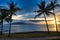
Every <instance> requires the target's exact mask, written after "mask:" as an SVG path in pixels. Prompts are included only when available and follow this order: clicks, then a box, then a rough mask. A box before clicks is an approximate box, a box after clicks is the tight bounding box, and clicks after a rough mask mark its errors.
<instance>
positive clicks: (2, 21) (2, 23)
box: [1, 20, 3, 35]
mask: <svg viewBox="0 0 60 40" xmlns="http://www.w3.org/2000/svg"><path fill="white" fill-rule="evenodd" d="M2 33H3V20H2V23H1V35H2Z"/></svg>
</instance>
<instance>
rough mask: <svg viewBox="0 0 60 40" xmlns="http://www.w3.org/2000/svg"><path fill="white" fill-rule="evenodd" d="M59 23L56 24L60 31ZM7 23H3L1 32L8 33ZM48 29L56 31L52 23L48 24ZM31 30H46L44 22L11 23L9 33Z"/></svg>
mask: <svg viewBox="0 0 60 40" xmlns="http://www.w3.org/2000/svg"><path fill="white" fill-rule="evenodd" d="M59 28H60V24H59V25H58V30H59V31H60V29H59ZM8 30H9V25H4V28H3V33H8ZM49 30H50V31H56V27H55V25H54V24H49ZM31 31H47V27H46V25H45V24H40V25H12V27H11V33H16V32H31Z"/></svg>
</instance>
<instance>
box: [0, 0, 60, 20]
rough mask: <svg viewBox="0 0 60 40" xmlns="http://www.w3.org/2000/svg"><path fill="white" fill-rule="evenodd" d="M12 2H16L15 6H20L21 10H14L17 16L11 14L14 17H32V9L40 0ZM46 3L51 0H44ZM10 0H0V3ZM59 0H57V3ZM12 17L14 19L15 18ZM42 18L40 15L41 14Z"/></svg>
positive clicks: (5, 3)
mask: <svg viewBox="0 0 60 40" xmlns="http://www.w3.org/2000/svg"><path fill="white" fill-rule="evenodd" d="M13 1H14V3H17V6H18V7H20V8H21V9H22V10H21V11H20V12H16V14H17V16H13V18H14V17H15V18H16V19H33V17H34V16H35V15H36V14H35V13H33V11H35V10H38V7H37V5H36V4H37V3H39V2H40V1H41V0H13ZM45 1H46V3H49V2H50V1H51V0H45ZM10 2H11V0H0V5H2V6H6V7H7V5H8V3H10ZM59 2H60V0H58V3H59ZM15 18H14V19H15ZM41 18H42V16H41Z"/></svg>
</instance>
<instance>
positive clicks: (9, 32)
mask: <svg viewBox="0 0 60 40" xmlns="http://www.w3.org/2000/svg"><path fill="white" fill-rule="evenodd" d="M10 34H11V21H10V27H9V34H8V37H9V36H10Z"/></svg>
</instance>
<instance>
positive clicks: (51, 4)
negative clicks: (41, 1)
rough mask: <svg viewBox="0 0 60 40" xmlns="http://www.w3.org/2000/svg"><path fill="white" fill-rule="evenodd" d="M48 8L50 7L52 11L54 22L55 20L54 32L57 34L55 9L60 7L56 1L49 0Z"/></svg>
mask: <svg viewBox="0 0 60 40" xmlns="http://www.w3.org/2000/svg"><path fill="white" fill-rule="evenodd" d="M50 6H51V9H52V10H53V13H54V20H55V24H56V31H57V32H58V27H57V20H56V14H55V8H56V7H60V5H59V4H58V3H57V0H51V3H50Z"/></svg>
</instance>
